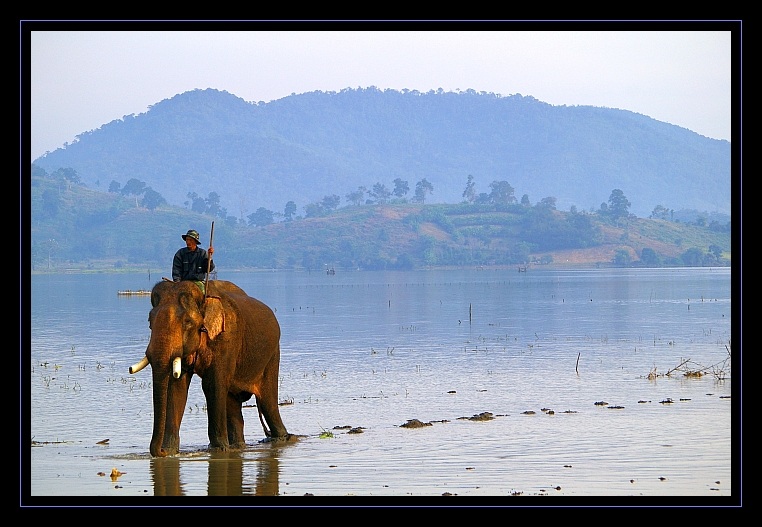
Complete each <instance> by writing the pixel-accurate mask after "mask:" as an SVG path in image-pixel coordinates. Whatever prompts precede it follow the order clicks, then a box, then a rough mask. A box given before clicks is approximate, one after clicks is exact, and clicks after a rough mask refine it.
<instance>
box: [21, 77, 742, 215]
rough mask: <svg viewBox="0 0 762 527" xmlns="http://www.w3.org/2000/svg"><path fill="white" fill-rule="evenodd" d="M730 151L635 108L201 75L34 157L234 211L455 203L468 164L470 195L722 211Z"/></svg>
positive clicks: (176, 201)
mask: <svg viewBox="0 0 762 527" xmlns="http://www.w3.org/2000/svg"><path fill="white" fill-rule="evenodd" d="M730 152H731V145H730V143H729V142H728V141H722V140H715V139H710V138H707V137H703V136H701V135H698V134H696V133H694V132H692V131H690V130H687V129H684V128H681V127H678V126H674V125H671V124H668V123H664V122H660V121H656V120H654V119H652V118H650V117H647V116H645V115H641V114H637V113H633V112H630V111H626V110H618V109H611V108H598V107H591V106H553V105H550V104H546V103H543V102H541V101H538V100H536V99H534V98H533V97H531V96H522V95H511V96H499V95H495V94H491V93H484V92H482V93H477V92H475V91H473V90H467V91H464V92H457V93H453V92H443V91H441V90H439V91H430V92H428V93H422V92H417V91H406V90H405V91H395V90H385V91H380V90H378V89H376V88H372V87H371V88H367V89H346V90H342V91H340V92H327V93H326V92H311V93H304V94H295V95H291V96H289V97H285V98H283V99H279V100H276V101H272V102H269V103H261V102H260V103H253V102H247V101H244V100H243V99H241V98H239V97H237V96H235V95H232V94H230V93H227V92H221V91H217V90H212V89H207V90H194V91H189V92H186V93H182V94H179V95H176V96H174V97H172V98H170V99H167V100H163V101H161V102H158V103H156V104H155V105H153V106H152V107H151V108H150V109H149V110H148V111H147V112H145V113H142V114H139V115H129V116H125V117H124V118H123V119H121V120H116V121H113V122H110V123H107V124H104V125H103V126H102V127H100V128H98V129H96V130H91V131H86V132H83V133H82V134H81V135H79V136H78V138H77V140H76V141H75V142H73V143H72V144H68V145H66V146H65V147H63V148H60V149H57V150H55V151H53V152H48V153H47V154H46V155H44V156H42V157H41V158H39V159H37V160H35V164H36V165H38V166H39V167H41V168H43V169H45V170H46V171H47V172H49V173H53V172H54V171H56V170H58V169H61V168H67V169H72V170H73V171H75V172H76V177H78V178H79V181H80V182H81V183H82V184H84V185H85V186H87V187H89V188H92V189H93V190H100V191H102V192H106V191H109V190H111V191H115V190H117V189H122V188H124V187H125V186H126V185H127V184H128V183H130V182H132V183H134V182H138V183H139V184H140V185H144V186H145V188H147V189H151V190H152V191H153V192H156V193H158V195H159V196H160V197H161V198H163V199H165V200H166V201H167V202H168V204H170V205H176V206H181V207H182V206H184V207H186V208H191V207H192V206H193V204H194V200H199V199H201V200H202V201H203V200H207V201H209V198H210V197H211V198H212V201H216V203H217V204H218V205H219V207H220V208H221V209H222V212H224V213H225V214H227V215H229V216H233V217H236V218H238V219H243V220H245V218H246V217H247V216H249V215H250V214H252V213H254V212H255V211H257V210H259V209H266V210H269V211H274V212H276V213H282V212H283V211H284V207H286V205H287V204H288V203H289V202H292V204H291V205H290V206H291V207H293V205H296V207H297V209H298V212H299V213H301V211H302V210H303V208H304V207H307V206H309V205H310V204H314V203H320V202H321V201H322V200H324V199H325V198H326V197H329V198H331V203H332V204H336V200H337V199H338V200H340V202H341V204H340V206H344V205H346V204H349V201H350V198H349V195H350V194H352V193H354V198H357V196H358V195H359V196H360V197H362V198H363V199H365V200H366V202H367V201H370V202H374V201H375V202H377V203H382V202H384V201H385V197H387V196H388V194H386V192H385V191H386V190H387V189H392V188H397V189H405V188H407V189H409V190H410V193H409V194H407V195H406V194H404V193H402V192H401V193H400V195H399V196H397V197H398V198H401V199H402V200H403V201H404V200H408V201H410V202H415V201H416V199H415V196H414V194H413V192H414V189H415V188H416V185H417V184H418V183H419V182H421V181H423V180H425V182H426V183H427V184H428V185H429V186H427V187H425V189H426V192H425V193H424V194H423V195H422V196H420V197H421V198H422V199H421V200H418V201H419V202H421V201H425V203H453V204H454V203H460V202H462V201H463V200H464V190H465V189H466V185H467V182H468V181H469V176H472V179H471V181H472V183H473V189H474V190H475V193H476V195H477V196H478V195H480V194H485V195H486V194H489V193H490V192H491V191H492V190H494V188H491V184H492V183H493V182H507V183H508V184H509V185H510V186H511V187H512V188H513V189H515V195H516V198H517V200H518V199H520V198H521V197H524V196H526V198H527V199H528V201H529V202H530V203H532V204H534V203H537V202H540V201H541V200H542V199H544V198H547V197H551V198H554V199H555V203H556V206H557V208H558V209H559V210H569V209H570V208H571V207H572V206H573V207H575V208H576V209H578V210H585V211H590V210H597V209H598V208H599V207H600V206H601V204H602V203H605V202H606V201H607V200H608V198H609V196H610V194H611V192H612V190H614V189H620V190H621V191H622V192H623V193H624V195H625V196H627V198H628V199H629V200H630V203H631V204H632V207H631V209H630V212H632V213H634V214H635V215H637V216H639V217H648V216H649V215H650V214H651V212H652V211H653V210H654V208H655V207H657V206H662V207H663V208H664V209H666V210H673V211H674V210H681V209H693V210H699V211H707V212H709V213H722V214H727V215H729V214H730V207H731V164H730ZM395 180H396V181H397V183H395ZM402 184H404V185H402ZM374 189H375V190H376V191H378V192H374ZM358 192H359V194H358ZM218 212H219V211H218Z"/></svg>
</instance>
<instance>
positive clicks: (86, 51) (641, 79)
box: [30, 30, 732, 160]
mask: <svg viewBox="0 0 762 527" xmlns="http://www.w3.org/2000/svg"><path fill="white" fill-rule="evenodd" d="M30 51H31V53H30V55H31V86H30V89H31V91H30V93H31V154H32V156H31V157H32V160H34V159H36V158H37V157H39V156H40V155H42V154H44V153H45V152H46V151H53V150H55V149H56V148H60V147H62V146H63V145H64V143H67V142H72V141H74V140H75V137H76V136H77V135H79V134H81V133H83V132H87V131H90V130H94V129H97V128H99V127H101V126H102V125H104V124H106V123H109V122H111V121H113V120H115V119H121V118H122V117H123V116H125V115H130V114H140V113H143V112H146V111H147V110H148V107H149V106H150V105H153V104H156V103H158V102H160V101H162V100H164V99H169V98H171V97H173V96H174V95H177V94H178V93H183V92H186V91H189V90H194V89H197V88H200V89H205V88H214V89H218V90H224V91H227V92H229V93H231V94H233V95H236V96H238V97H241V98H242V99H244V100H246V101H254V102H256V101H272V100H276V99H280V98H283V97H286V96H288V95H290V94H292V93H305V92H311V91H316V90H319V91H340V90H342V89H345V88H358V87H362V88H366V87H369V86H376V87H377V88H380V89H386V88H392V89H396V90H402V89H410V90H418V91H422V92H427V91H429V90H432V89H433V90H437V89H439V88H442V89H443V90H445V91H455V90H467V89H474V90H476V91H486V92H492V93H497V94H500V95H513V94H516V93H520V94H522V95H531V96H532V97H534V98H536V99H538V100H540V101H543V102H546V103H549V104H553V105H567V106H573V105H592V106H603V107H609V108H620V109H624V110H630V111H633V112H637V113H641V114H644V115H647V116H649V117H652V118H654V119H657V120H659V121H664V122H668V123H671V124H675V125H678V126H681V127H684V128H688V129H690V130H692V131H694V132H697V133H699V134H701V135H704V136H707V137H711V138H714V139H726V140H731V135H730V134H731V77H732V68H731V33H730V32H729V31H627V32H624V31H473V30H467V31H367V32H366V31H240V30H237V31H204V32H188V31H67V30H64V31H44V32H42V31H33V32H32V33H31V50H30Z"/></svg>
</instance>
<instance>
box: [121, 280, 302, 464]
mask: <svg viewBox="0 0 762 527" xmlns="http://www.w3.org/2000/svg"><path fill="white" fill-rule="evenodd" d="M151 306H152V309H151V311H150V313H149V315H148V324H149V327H150V328H151V337H150V340H149V343H148V347H147V348H146V354H145V357H143V358H142V359H141V360H140V361H139V362H137V363H135V364H134V365H133V366H132V367H131V368H130V373H137V372H139V371H140V370H142V369H143V368H145V367H146V366H148V365H150V366H151V370H152V376H153V410H154V420H153V432H152V435H151V443H150V452H151V455H152V456H154V457H164V456H168V455H174V454H177V453H178V452H179V449H180V424H181V422H182V419H183V413H184V411H185V404H186V402H187V399H188V389H189V387H190V383H191V380H192V378H193V375H194V374H195V375H198V376H199V377H200V378H201V388H202V390H203V392H204V396H205V397H206V404H207V414H208V420H209V422H208V432H209V448H210V450H213V451H227V450H238V449H242V448H244V447H245V446H246V445H245V441H244V422H243V413H242V405H243V403H244V402H246V401H248V400H249V399H250V398H251V397H252V395H253V396H254V397H255V400H256V404H257V410H258V412H259V420H260V422H261V424H262V428H263V429H264V433H265V436H266V438H267V439H268V440H284V439H289V438H290V434H289V433H288V432H287V430H286V427H285V425H284V424H283V421H282V420H281V416H280V411H279V409H278V374H279V367H280V325H279V323H278V320H277V319H276V317H275V314H274V313H273V311H272V310H271V309H270V308H269V307H268V306H267V305H265V304H264V303H262V302H261V301H259V300H257V299H255V298H252V297H250V296H249V295H247V294H246V292H245V291H244V290H243V289H241V288H240V287H238V286H237V285H235V284H233V283H232V282H228V281H224V280H212V281H209V283H208V285H207V291H206V295H204V293H202V292H201V290H200V289H199V287H197V286H196V284H194V283H193V282H190V281H183V282H170V281H162V282H159V283H157V284H156V285H155V286H154V287H153V289H152V290H151Z"/></svg>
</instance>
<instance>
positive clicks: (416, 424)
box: [400, 419, 433, 428]
mask: <svg viewBox="0 0 762 527" xmlns="http://www.w3.org/2000/svg"><path fill="white" fill-rule="evenodd" d="M424 426H433V425H432V424H431V423H424V422H422V421H419V420H418V419H408V421H407V423H404V424H401V425H400V427H402V428H423V427H424Z"/></svg>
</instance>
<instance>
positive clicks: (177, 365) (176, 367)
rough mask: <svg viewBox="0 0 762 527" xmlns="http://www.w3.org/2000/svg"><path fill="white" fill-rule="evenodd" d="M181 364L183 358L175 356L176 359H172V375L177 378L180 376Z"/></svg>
mask: <svg viewBox="0 0 762 527" xmlns="http://www.w3.org/2000/svg"><path fill="white" fill-rule="evenodd" d="M181 366H182V359H181V358H180V357H175V360H173V361H172V375H174V377H175V379H179V378H180V373H181Z"/></svg>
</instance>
